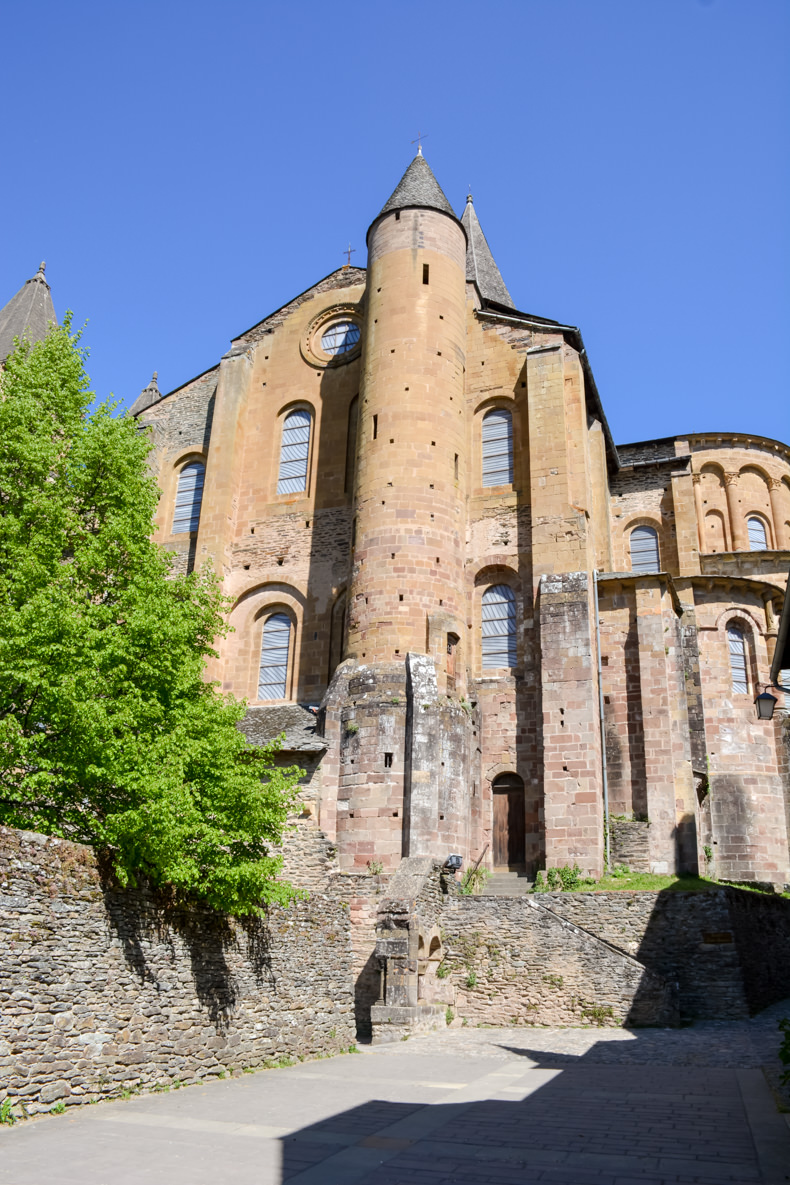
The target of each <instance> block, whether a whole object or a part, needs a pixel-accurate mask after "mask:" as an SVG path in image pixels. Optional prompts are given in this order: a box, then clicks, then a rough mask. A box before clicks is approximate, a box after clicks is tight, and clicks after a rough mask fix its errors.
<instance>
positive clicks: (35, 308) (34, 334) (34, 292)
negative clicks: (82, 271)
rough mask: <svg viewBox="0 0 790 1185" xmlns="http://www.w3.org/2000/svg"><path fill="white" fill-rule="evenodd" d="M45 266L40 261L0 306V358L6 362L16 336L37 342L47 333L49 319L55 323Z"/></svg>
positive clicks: (56, 320)
mask: <svg viewBox="0 0 790 1185" xmlns="http://www.w3.org/2000/svg"><path fill="white" fill-rule="evenodd" d="M45 266H46V265H45V264H43V263H42V264H41V266H40V267H39V269H38V271H37V273H36V274H35V276H33V277H32V279H30V280H26V281H25V283H24V284H23V285H22V287H21V288H20V289H19V291H18V292H17V294H16V296H12V297H11V299H10V300H9V302H8V304H7V305H6V306H5V308H3V309H0V362H5V360H6V358H7V357H8V355H9V354H10V353H11V351H12V350H13V348H14V338H15V337H27V338H28V339H29V340H30V341H31V342H40V341H43V339H44V338H45V337H46V336H47V330H48V329H49V325H50V322H51V321H54V323H55V324H56V325H57V323H58V319H57V317H56V316H55V309H54V307H53V305H52V296H51V294H50V290H49V284H48V283H47V281H46V278H45V276H44V268H45Z"/></svg>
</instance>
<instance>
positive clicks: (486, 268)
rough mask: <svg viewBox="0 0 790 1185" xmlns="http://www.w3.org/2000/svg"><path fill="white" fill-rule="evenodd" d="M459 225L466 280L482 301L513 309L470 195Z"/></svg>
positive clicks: (510, 298) (511, 299) (511, 300)
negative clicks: (464, 237) (463, 235)
mask: <svg viewBox="0 0 790 1185" xmlns="http://www.w3.org/2000/svg"><path fill="white" fill-rule="evenodd" d="M461 225H462V226H463V228H464V230H465V231H466V278H467V280H469V281H471V282H472V283H474V284H476V285H477V290H478V292H479V293H480V295H481V296H482V298H483V300H493V301H495V302H496V304H501V305H505V306H506V307H508V308H511V309H513V308H515V307H516V306H515V305H514V304H513V298H512V297H511V295H510V293H509V292H508V290H507V288H506V286H505V281H504V280H503V279H502V273H501V272H500V270H499V268H498V267H497V265H496V263H495V262H494V257H493V255H492V254H491V248H490V247H489V245H488V240H487V239H486V237H485V235H484V234H483V228H482V226H481V225H480V222H479V219H478V217H477V213H476V211H475V207H474V204H473V202H472V195H471V193H470V194H469V196H468V198H467V199H466V209H465V210H464V212H463V216H462V218H461Z"/></svg>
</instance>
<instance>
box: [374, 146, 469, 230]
mask: <svg viewBox="0 0 790 1185" xmlns="http://www.w3.org/2000/svg"><path fill="white" fill-rule="evenodd" d="M415 206H422V207H424V208H425V209H426V210H440V211H441V212H442V214H449V215H450V217H451V218H455V210H454V209H453V208H452V206H451V205H450V203H449V202H448V200H447V198H446V197H445V196H444V193H443V192H442V187H441V186H440V185H439V182H438V181H437V180H436V178H435V177H434V175H433V173H432V172H431V166H430V165H429V164H428V162H427V160H426V159H425V157H424V156H423V155H422V153H420V152H418V153H417V155H416V156H415V158H414V160H413V161H412V162H411V164H410V165H409V167H408V169H407V170H406V172H405V173H404V174H403V176H402V177H401V179H400V181H399V182H398V184H397V185H396V186H395V190H394V192H393V194H392V197H391V198H390V199H389V201H388V202H385V204H384V205H383V206H382V208H381V210H380V212H379V215H378V217H379V218H381V216H382V214H390V213H391V212H392V211H393V210H408V209H413V208H414V207H415ZM456 221H457V219H456Z"/></svg>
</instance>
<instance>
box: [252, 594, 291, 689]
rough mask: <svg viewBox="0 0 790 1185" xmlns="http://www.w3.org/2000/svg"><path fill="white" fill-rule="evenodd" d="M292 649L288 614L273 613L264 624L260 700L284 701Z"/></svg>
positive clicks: (259, 679) (259, 681) (259, 686)
mask: <svg viewBox="0 0 790 1185" xmlns="http://www.w3.org/2000/svg"><path fill="white" fill-rule="evenodd" d="M290 649H291V619H290V617H289V616H288V614H287V613H272V614H271V616H270V617H267V618H266V621H265V622H264V623H263V637H262V639H261V668H260V675H259V677H258V699H284V698H285V688H286V684H287V682H288V657H289V652H290Z"/></svg>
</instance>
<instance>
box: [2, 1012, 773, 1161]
mask: <svg viewBox="0 0 790 1185" xmlns="http://www.w3.org/2000/svg"><path fill="white" fill-rule="evenodd" d="M784 1015H790V1001H787V1002H786V1003H785V1005H784V1006H778V1007H774V1008H772V1009H769V1010H767V1011H766V1012H764V1013H762V1014H761V1015H760V1016H759V1017H757V1018H755V1019H753V1020H750V1021H742V1022H738V1023H704V1024H698V1025H695V1026H693V1027H691V1028H686V1029H676V1030H666V1029H664V1030H655V1029H647V1030H645V1029H643V1030H620V1029H537V1028H535V1029H533V1028H518V1029H513V1028H510V1029H468V1028H455V1029H452V1030H448V1031H445V1032H443V1033H441V1034H436V1035H426V1036H422V1037H413V1038H411V1040H409V1041H407V1042H398V1043H397V1044H394V1045H390V1046H383V1047H378V1048H376V1049H367V1050H365V1051H363V1054H362V1056H346V1057H337V1058H332V1059H328V1060H325V1061H316V1062H307V1063H304V1064H302V1065H298V1066H293V1067H290V1068H287V1069H281V1070H269V1071H263V1072H260V1073H256V1074H249V1075H246V1074H245V1075H243V1076H242V1077H240V1078H238V1079H233V1080H225V1081H221V1082H220V1081H214V1082H210V1083H206V1084H204V1085H200V1086H195V1087H190V1088H189V1089H185V1090H180V1091H177V1092H175V1091H173V1092H171V1093H169V1094H159V1095H147V1096H140V1097H137V1098H133V1099H130V1100H128V1101H127V1102H113V1103H101V1104H98V1105H97V1106H93V1107H83V1108H81V1109H78V1108H73V1109H72V1110H70V1111H68V1112H67V1113H66V1114H65V1115H62V1116H51V1117H46V1118H41V1119H36V1120H32V1121H29V1122H27V1123H23V1124H19V1125H17V1126H16V1127H13V1128H5V1129H2V1130H0V1182H2V1183H3V1185H44V1183H47V1185H49V1183H54V1185H78V1183H79V1185H140V1183H144V1185H282V1183H283V1182H286V1181H287V1182H288V1185H374V1182H375V1185H532V1183H533V1182H534V1183H535V1185H729V1183H731V1185H746V1183H752V1182H754V1183H755V1185H785V1183H787V1182H790V1127H788V1124H787V1122H786V1120H785V1117H784V1116H783V1115H780V1114H778V1112H777V1111H776V1108H775V1106H774V1101H773V1099H772V1097H771V1094H770V1091H769V1090H768V1087H767V1086H766V1081H765V1077H764V1074H763V1070H762V1068H761V1067H763V1066H765V1065H766V1064H768V1065H770V1064H771V1063H774V1064H775V1063H776V1050H777V1046H778V1031H777V1021H778V1020H779V1018H780V1017H781V1016H784Z"/></svg>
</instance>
